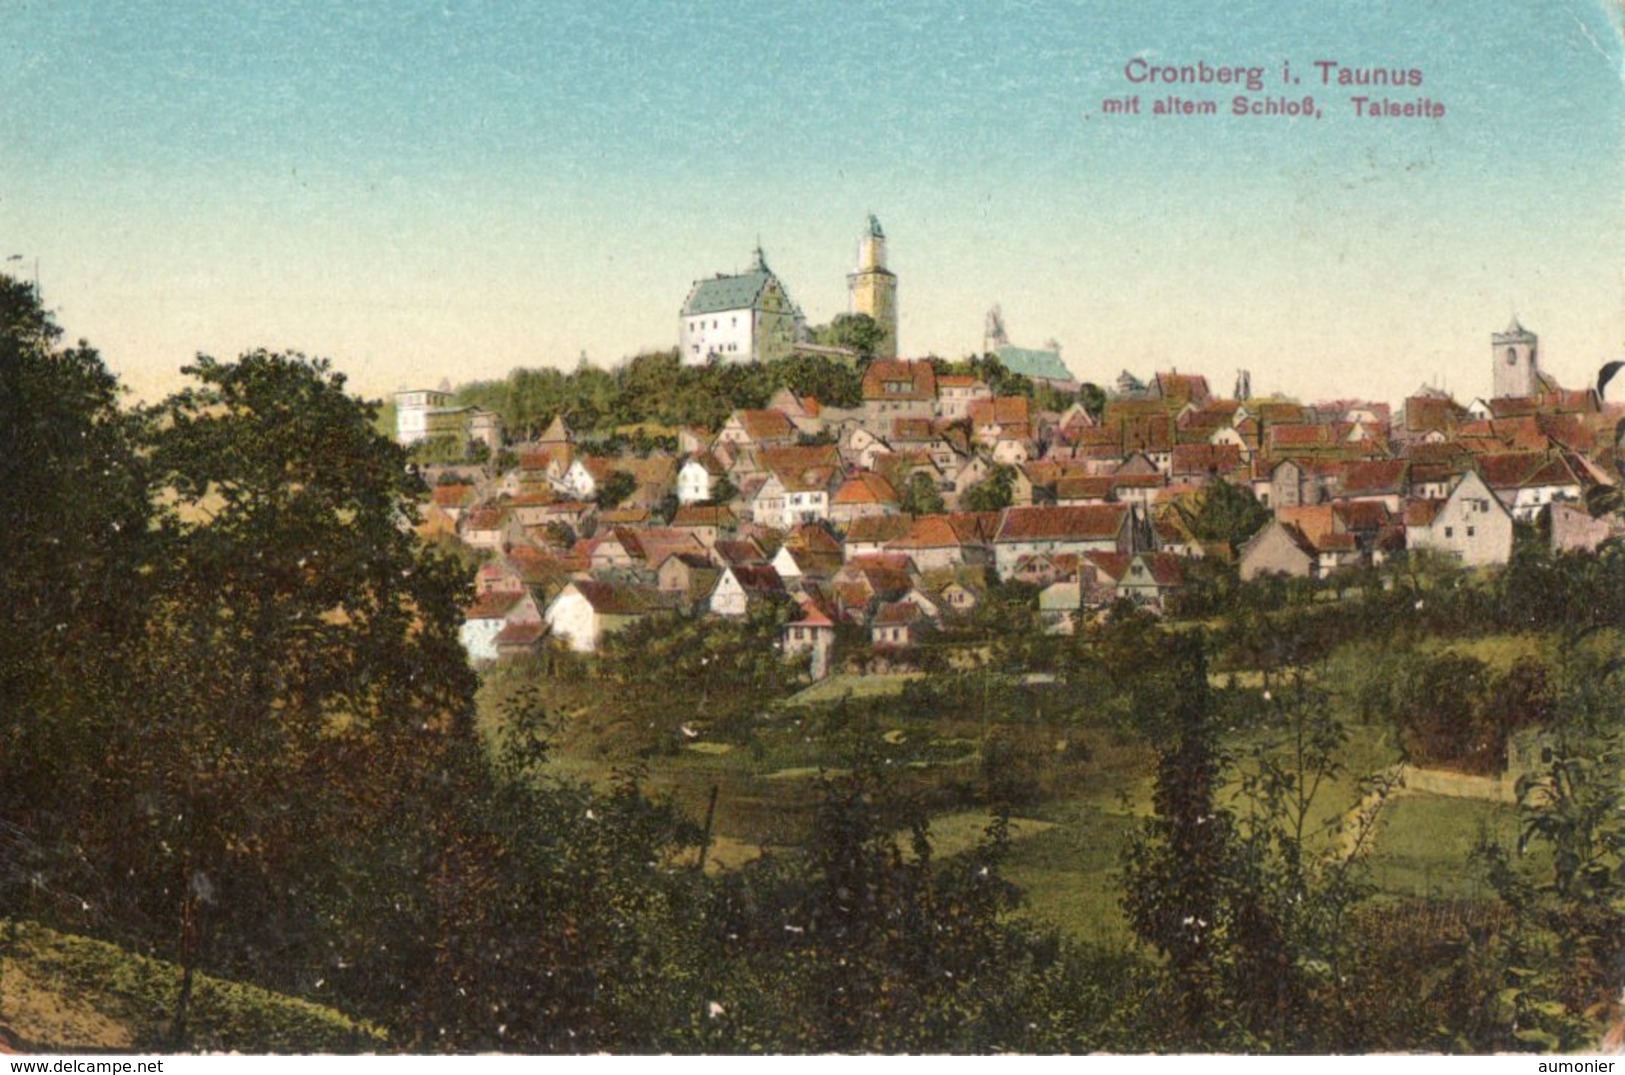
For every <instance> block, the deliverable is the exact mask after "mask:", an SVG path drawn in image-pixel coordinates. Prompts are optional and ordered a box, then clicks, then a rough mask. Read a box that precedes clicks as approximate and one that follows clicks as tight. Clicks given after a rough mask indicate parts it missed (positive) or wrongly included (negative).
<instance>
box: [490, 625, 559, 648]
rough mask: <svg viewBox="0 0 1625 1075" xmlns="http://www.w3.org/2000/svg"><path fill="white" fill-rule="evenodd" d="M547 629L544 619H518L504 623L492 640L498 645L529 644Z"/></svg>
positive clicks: (533, 642)
mask: <svg viewBox="0 0 1625 1075" xmlns="http://www.w3.org/2000/svg"><path fill="white" fill-rule="evenodd" d="M548 630H549V628H548V626H547V621H546V620H518V621H515V622H514V623H510V624H506V625H505V626H504V627H503V628H502V630H500V631H498V632H497V636H496V639H495V640H494V641H495V643H496V645H498V646H529V645H533V644H535V643H536V642H537V640H539V639H540V638H541V637H542V636H543V635H545V634H547V632H548Z"/></svg>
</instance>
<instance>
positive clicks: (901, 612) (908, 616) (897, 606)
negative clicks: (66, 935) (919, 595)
mask: <svg viewBox="0 0 1625 1075" xmlns="http://www.w3.org/2000/svg"><path fill="white" fill-rule="evenodd" d="M924 616H925V614H924V613H923V612H921V611H920V606H919V605H916V604H915V603H914V602H912V601H892V602H890V603H888V604H884V605H881V606H880V608H878V609H877V610H875V617H874V619H873V620H872V621H870V622H871V623H872V624H873V625H874V626H875V627H907V626H908V625H909V624H913V623H918V622H920V620H921V619H923V618H924Z"/></svg>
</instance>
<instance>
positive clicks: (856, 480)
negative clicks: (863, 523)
mask: <svg viewBox="0 0 1625 1075" xmlns="http://www.w3.org/2000/svg"><path fill="white" fill-rule="evenodd" d="M899 510H901V509H900V508H899V507H898V496H897V490H896V489H894V488H892V484H891V482H889V481H887V480H886V479H885V478H883V477H881V476H880V475H879V474H874V473H871V472H869V471H859V472H858V473H856V474H854V475H852V476H851V477H850V478H847V479H846V480H845V481H844V482H841V483H840V486H839V488H837V489H836V490H835V495H834V497H833V498H832V499H831V501H830V507H829V518H830V521H831V522H833V523H835V524H836V525H837V526H847V525H850V524H851V523H852V521H853V520H854V519H861V518H863V517H864V516H866V515H895V514H896V513H897V512H898V511H899Z"/></svg>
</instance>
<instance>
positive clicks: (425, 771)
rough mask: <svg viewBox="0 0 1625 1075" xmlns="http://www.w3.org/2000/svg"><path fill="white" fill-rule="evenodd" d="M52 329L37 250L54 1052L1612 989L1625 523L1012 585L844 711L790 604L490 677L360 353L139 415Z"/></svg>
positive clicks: (900, 1024) (1120, 1029)
mask: <svg viewBox="0 0 1625 1075" xmlns="http://www.w3.org/2000/svg"><path fill="white" fill-rule="evenodd" d="M59 337H60V334H59V332H58V330H57V329H56V328H55V326H54V325H53V324H52V323H51V321H50V319H49V318H48V317H47V316H46V315H45V314H44V312H43V311H41V310H40V308H39V306H38V304H37V302H36V300H35V297H34V295H33V292H32V290H31V289H29V288H27V287H25V286H23V285H20V284H18V283H16V282H14V281H10V280H0V473H3V476H4V478H5V487H6V488H8V489H11V490H13V491H14V492H15V493H16V494H17V495H16V497H15V498H14V503H15V505H16V507H15V508H14V510H13V511H12V512H10V513H7V514H6V515H5V516H4V521H3V522H0V527H3V542H0V544H3V547H5V548H6V549H8V550H21V553H20V554H14V555H11V556H9V557H8V558H7V559H6V561H5V563H4V566H3V568H0V598H3V600H0V617H4V619H3V620H0V1024H6V1025H8V1026H9V1027H10V1028H11V1031H12V1034H13V1036H14V1037H17V1038H20V1039H22V1040H21V1042H20V1043H21V1044H22V1045H23V1046H25V1047H26V1046H33V1047H36V1048H53V1049H77V1048H84V1049H92V1048H105V1047H133V1048H142V1049H148V1048H150V1049H176V1050H186V1049H200V1048H233V1049H241V1050H245V1051H267V1052H272V1051H289V1052H303V1051H350V1050H394V1051H412V1052H430V1051H434V1052H442V1051H443V1052H467V1051H485V1050H503V1051H515V1052H575V1051H598V1050H609V1051H615V1052H656V1051H660V1052H666V1051H672V1052H728V1053H744V1052H815V1051H816V1052H824V1051H847V1052H862V1051H875V1052H941V1051H950V1052H992V1051H1018V1052H1032V1053H1043V1052H1060V1051H1087V1050H1107V1051H1116V1052H1147V1051H1174V1050H1210V1051H1260V1052H1265V1051H1282V1052H1348V1051H1369V1050H1437V1051H1466V1052H1480V1051H1492V1050H1529V1051H1565V1050H1576V1049H1584V1048H1588V1047H1591V1046H1593V1045H1594V1044H1595V1043H1596V1042H1597V1041H1598V1040H1600V1037H1601V1034H1602V1032H1603V1029H1604V1027H1605V1026H1606V1024H1607V1023H1608V1021H1609V1020H1611V1019H1615V1018H1617V1017H1618V1013H1617V1010H1616V1009H1615V1006H1614V1003H1615V1000H1616V998H1617V997H1618V995H1619V989H1620V985H1621V982H1622V980H1625V867H1622V862H1621V855H1622V850H1625V815H1622V813H1621V806H1622V799H1621V784H1620V772H1621V761H1622V756H1621V730H1620V729H1621V722H1620V698H1621V697H1625V691H1622V690H1621V682H1620V673H1621V659H1620V649H1621V644H1620V642H1621V635H1620V631H1621V630H1622V629H1625V552H1622V550H1621V549H1620V548H1619V546H1618V543H1617V542H1615V543H1610V544H1605V545H1603V546H1602V547H1601V548H1600V549H1599V550H1598V551H1597V552H1596V553H1594V554H1592V553H1586V554H1565V555H1563V556H1557V557H1554V556H1552V555H1550V554H1548V553H1545V552H1544V551H1543V550H1542V549H1541V547H1540V546H1539V544H1538V543H1534V542H1527V543H1525V544H1524V545H1522V546H1520V549H1519V552H1518V554H1517V555H1516V556H1515V557H1514V561H1513V563H1512V564H1511V565H1509V566H1508V567H1507V568H1506V569H1504V570H1502V571H1498V572H1494V573H1488V574H1466V573H1463V572H1461V571H1459V570H1457V569H1455V568H1453V567H1450V566H1448V565H1443V564H1437V563H1430V562H1428V561H1427V560H1425V559H1422V560H1413V561H1411V562H1408V563H1403V564H1400V565H1397V566H1394V567H1390V568H1387V569H1384V571H1383V572H1382V573H1375V572H1373V573H1371V574H1369V575H1368V576H1367V577H1364V578H1362V579H1358V580H1355V581H1354V582H1353V583H1352V584H1351V583H1348V582H1342V583H1340V584H1339V590H1338V592H1336V593H1331V592H1328V591H1322V590H1321V589H1320V588H1318V587H1316V586H1313V585H1303V586H1291V587H1288V586H1281V585H1276V584H1270V583H1259V584H1255V585H1251V586H1245V587H1244V586H1241V585H1240V584H1239V583H1236V582H1235V581H1234V580H1233V579H1215V580H1212V582H1211V587H1212V589H1211V590H1210V591H1208V592H1207V593H1206V594H1205V596H1202V597H1201V600H1196V601H1193V602H1192V605H1191V607H1190V609H1189V610H1188V611H1189V612H1190V615H1189V616H1188V617H1182V616H1181V615H1179V614H1178V613H1177V610H1176V612H1175V614H1173V615H1170V616H1169V617H1168V619H1167V621H1166V622H1164V621H1159V620H1156V619H1153V618H1151V617H1149V616H1147V615H1145V614H1144V613H1141V612H1139V611H1137V610H1135V609H1134V608H1132V607H1130V606H1127V605H1120V606H1118V607H1115V608H1113V609H1112V610H1111V613H1110V615H1108V616H1106V617H1104V618H1103V619H1102V620H1101V622H1099V623H1098V624H1095V625H1093V626H1091V627H1090V628H1088V629H1087V630H1083V631H1080V632H1079V633H1078V634H1077V635H1075V636H1046V635H1044V634H1043V633H1042V632H1041V631H1039V630H1037V629H1036V625H1032V626H1033V629H1031V630H1028V629H1023V627H1022V625H1021V623H1020V621H1019V619H1013V618H1016V617H1020V616H1022V615H1028V616H1031V615H1033V614H1032V613H1030V612H1025V611H1023V610H1026V609H1028V608H1030V604H1031V603H1030V601H1026V600H1022V599H1020V598H1022V597H1024V596H1030V595H1021V594H1016V593H1014V592H1012V593H1010V594H1006V595H1004V596H1006V597H1008V598H1009V599H1008V600H1001V599H1000V598H1001V593H1000V591H999V589H998V588H994V591H993V593H992V599H991V600H990V601H989V603H988V604H989V608H990V611H988V612H987V613H985V614H984V619H982V620H980V621H977V622H974V623H973V624H972V625H971V626H970V627H968V628H967V629H966V631H965V632H964V634H963V637H959V638H955V639H952V640H950V644H948V645H945V647H944V649H943V650H942V652H941V653H940V654H938V655H937V656H936V657H933V659H932V660H931V661H930V662H929V664H930V667H928V668H927V669H926V674H925V675H922V676H915V677H896V678H888V679H886V680H879V679H876V678H874V677H866V678H865V679H864V680H863V681H862V682H861V684H860V685H852V686H853V688H854V689H850V690H848V689H843V688H841V687H840V686H839V684H838V682H837V685H835V686H830V685H825V686H823V687H821V688H819V689H818V690H816V691H811V692H808V691H804V690H803V687H804V683H803V682H802V680H801V677H800V675H799V671H798V669H797V668H796V667H795V666H794V665H793V664H787V663H786V662H785V661H784V660H783V659H782V658H781V656H780V654H779V653H778V651H777V650H776V649H775V648H774V641H775V639H776V638H777V634H778V625H779V621H780V619H781V618H782V617H783V615H785V614H786V613H785V611H784V610H783V609H774V608H771V607H770V608H767V609H765V610H762V611H760V612H759V613H758V614H756V615H754V616H753V617H752V618H751V619H749V620H747V621H746V622H744V623H742V624H739V623H727V624H719V623H717V622H715V621H706V620H703V619H692V620H690V619H682V618H679V619H677V620H675V621H661V622H658V623H651V624H648V625H638V626H634V627H631V628H628V629H627V630H625V631H623V632H621V633H619V634H617V635H615V636H613V638H612V639H610V640H609V641H608V643H607V644H606V645H605V646H604V648H603V649H602V651H601V652H599V653H597V654H594V655H592V656H579V655H572V654H569V653H566V652H562V651H547V652H545V653H544V654H542V655H541V656H540V657H537V658H535V659H532V660H527V661H521V662H517V663H515V664H513V665H512V666H509V667H505V668H502V669H500V670H499V671H496V672H493V673H491V674H488V675H487V676H486V677H485V678H484V680H483V682H482V681H481V680H480V679H478V678H476V676H475V675H474V673H473V672H471V671H470V670H469V668H468V666H467V661H466V657H465V654H464V651H463V650H462V648H461V646H460V644H459V642H458V638H457V629H458V626H459V624H460V622H461V614H460V610H461V608H462V607H463V605H464V603H465V601H466V598H467V595H468V577H467V569H466V568H465V567H464V566H463V565H461V564H460V563H459V562H457V561H456V560H454V559H452V558H449V557H447V556H444V555H442V554H440V553H439V552H437V551H436V550H434V549H433V548H430V547H426V546H424V545H423V544H421V543H420V542H419V540H418V539H417V538H416V536H415V535H414V534H413V533H412V532H411V531H410V529H409V528H405V527H403V526H402V525H401V523H402V521H403V520H409V519H410V518H411V517H412V514H413V512H414V510H415V509H414V505H415V503H416V502H417V500H418V498H419V496H420V495H421V493H422V489H421V487H420V484H419V483H418V482H417V479H416V478H414V477H413V476H412V475H411V473H410V471H409V470H408V467H407V466H406V462H407V460H406V456H405V454H404V453H403V451H402V450H401V449H399V448H398V447H396V446H394V445H393V444H391V443H390V442H389V441H388V440H387V439H385V438H383V437H382V436H380V435H379V434H378V433H377V432H376V430H375V424H374V423H375V419H376V414H375V411H374V409H373V408H372V407H370V406H369V405H366V404H364V403H361V402H360V401H357V400H355V399H353V398H351V397H350V396H348V395H347V394H346V393H345V391H344V383H343V379H342V377H340V376H338V375H336V374H334V373H332V372H331V371H330V370H329V368H328V367H327V366H326V365H325V364H324V363H322V362H319V361H312V360H307V359H304V358H302V357H300V356H291V355H276V354H268V353H263V352H255V353H251V354H248V355H244V356H242V357H241V358H240V359H239V360H238V361H236V362H232V363H221V362H217V361H215V360H213V359H209V358H206V357H204V358H200V359H199V360H198V361H197V362H196V364H195V365H194V366H193V367H191V368H190V370H189V371H188V372H189V373H190V374H191V376H192V378H193V381H194V385H193V387H191V388H189V389H187V390H185V391H183V392H181V393H179V394H177V395H175V396H173V397H171V398H170V399H168V400H166V401H164V402H163V403H161V404H158V405H156V406H153V407H149V408H143V409H134V410H132V409H129V408H126V407H124V406H123V405H122V404H121V400H120V389H119V386H118V384H117V383H116V381H115V380H114V379H113V378H112V376H111V375H110V374H108V372H107V371H106V369H105V367H104V366H103V364H102V362H101V360H100V358H99V356H98V355H97V354H96V353H95V352H94V351H93V350H91V349H90V348H88V347H87V346H85V345H83V344H81V345H79V346H77V347H64V346H63V345H62V344H61V341H60V338H59ZM1010 585H1011V586H1012V587H1013V586H1016V585H1019V584H1010ZM1199 596H1201V595H1199ZM1198 610H1201V615H1202V617H1203V618H1201V619H1197V618H1196V614H1197V612H1198ZM702 657H703V658H704V659H703V660H702V659H701V658H702ZM92 938H94V939H92ZM114 945H116V946H117V948H116V949H115V948H114V947H112V946H114ZM227 981H229V982H232V983H240V984H225V983H226V982H227ZM273 993H274V994H280V995H281V996H278V997H273V996H272V994H273ZM42 998H49V999H42ZM62 998H69V999H62ZM285 998H294V999H291V1000H290V999H285ZM52 1006H54V1007H52ZM47 1008H51V1010H54V1011H56V1012H57V1015H56V1016H48V1015H45V1014H42V1011H44V1010H45V1009H47ZM341 1012H342V1013H344V1014H342V1015H340V1014H338V1013H341ZM64 1013H66V1014H64ZM53 1019H54V1020H55V1021H54V1022H53V1021H52V1020H53ZM47 1025H48V1026H54V1027H55V1028H56V1029H55V1030H52V1031H51V1032H50V1034H49V1035H47V1034H45V1033H42V1032H41V1031H38V1030H25V1028H32V1027H40V1026H47Z"/></svg>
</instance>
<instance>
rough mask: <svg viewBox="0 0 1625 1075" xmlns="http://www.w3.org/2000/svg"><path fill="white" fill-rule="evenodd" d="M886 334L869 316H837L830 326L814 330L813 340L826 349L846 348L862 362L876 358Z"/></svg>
mask: <svg viewBox="0 0 1625 1075" xmlns="http://www.w3.org/2000/svg"><path fill="white" fill-rule="evenodd" d="M885 337H886V333H885V330H883V329H882V328H881V327H880V325H879V324H877V323H876V322H875V319H874V318H872V317H870V316H869V315H868V314H836V315H835V319H834V320H833V321H831V322H830V323H829V324H828V325H825V326H822V327H821V328H817V329H814V330H813V339H815V340H816V341H817V342H818V343H820V344H822V345H823V346H825V347H844V348H846V349H847V350H849V351H851V352H852V353H853V354H855V355H857V356H858V360H859V361H860V362H867V361H869V360H870V359H872V358H874V357H875V351H876V350H877V349H878V348H879V347H880V344H881V342H882V341H883V340H884V339H885Z"/></svg>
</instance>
